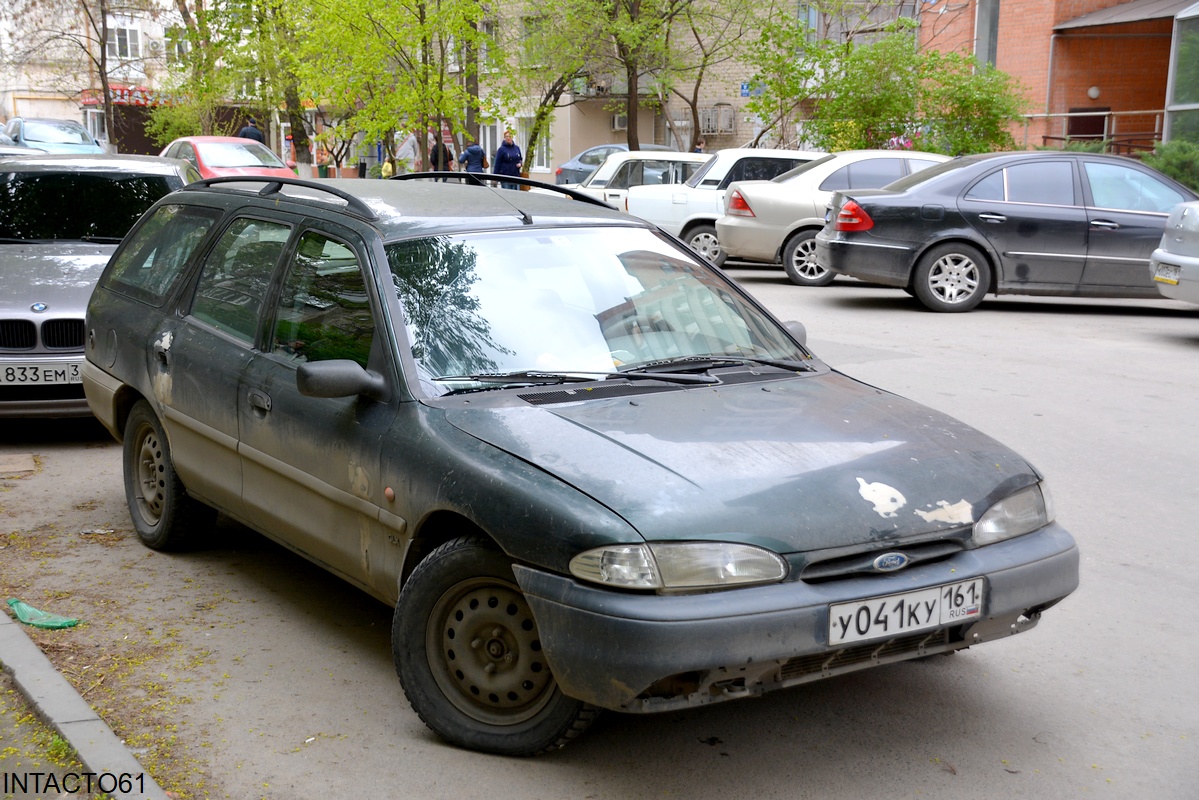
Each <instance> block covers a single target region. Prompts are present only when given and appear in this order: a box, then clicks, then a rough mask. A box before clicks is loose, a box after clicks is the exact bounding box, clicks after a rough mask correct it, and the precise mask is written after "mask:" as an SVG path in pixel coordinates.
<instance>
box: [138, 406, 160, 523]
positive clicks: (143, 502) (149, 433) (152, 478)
mask: <svg viewBox="0 0 1199 800" xmlns="http://www.w3.org/2000/svg"><path fill="white" fill-rule="evenodd" d="M139 438H140V440H141V441H140V443H139V444H138V447H137V456H136V458H137V465H136V475H135V479H136V481H137V485H136V486H135V487H134V494H135V496H136V500H137V511H138V513H139V514H140V515H141V517H142V519H144V520H145V521H146V522H147V523H149V524H151V525H157V524H158V522H159V520H161V519H162V509H163V506H164V505H165V504H166V458H165V457H164V455H163V448H162V441H161V440H160V439H159V436H158V433H157V432H156V431H155V430H154V429H153V428H152V427H150V426H148V425H147V426H146V427H145V428H144V429H142V431H141V432H140V436H139Z"/></svg>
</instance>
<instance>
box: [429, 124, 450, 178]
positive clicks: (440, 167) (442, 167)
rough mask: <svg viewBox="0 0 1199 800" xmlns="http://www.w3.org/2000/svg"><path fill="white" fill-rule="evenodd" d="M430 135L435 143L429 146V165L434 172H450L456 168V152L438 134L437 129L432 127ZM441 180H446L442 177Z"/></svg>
mask: <svg viewBox="0 0 1199 800" xmlns="http://www.w3.org/2000/svg"><path fill="white" fill-rule="evenodd" d="M429 135H430V136H431V137H433V144H432V146H431V147H430V148H429V166H430V168H431V169H432V171H433V172H449V171H450V170H451V169H453V168H454V153H453V152H452V151H451V150H450V148H449V147H447V146H446V143H445V141H444V140H443V139H442V138H441V136H440V135H438V133H437V131H436V129H434V128H430V129H429ZM439 180H442V181H444V180H446V179H445V178H440V179H439Z"/></svg>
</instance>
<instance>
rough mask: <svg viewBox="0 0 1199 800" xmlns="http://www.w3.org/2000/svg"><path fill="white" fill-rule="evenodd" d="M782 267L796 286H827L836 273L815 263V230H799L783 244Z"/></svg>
mask: <svg viewBox="0 0 1199 800" xmlns="http://www.w3.org/2000/svg"><path fill="white" fill-rule="evenodd" d="M783 269H784V270H786V271H787V277H788V278H790V279H791V282H792V283H794V284H795V285H797V286H828V285H829V284H830V283H832V282H833V279H834V278H836V277H837V273H835V272H833V271H832V270H830V269H825V268H824V267H822V266H820V265H819V264H817V263H816V231H813V230H807V231H799V232H798V233H796V234H795V235H794V236H792V237H791V238H790V239H788V240H787V243H786V244H784V245H783Z"/></svg>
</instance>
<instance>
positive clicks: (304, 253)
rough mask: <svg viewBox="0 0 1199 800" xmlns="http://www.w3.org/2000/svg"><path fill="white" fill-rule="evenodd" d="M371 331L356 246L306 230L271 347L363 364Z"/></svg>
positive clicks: (300, 356)
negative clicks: (354, 248)
mask: <svg viewBox="0 0 1199 800" xmlns="http://www.w3.org/2000/svg"><path fill="white" fill-rule="evenodd" d="M374 336H375V321H374V318H373V317H372V316H371V309H370V302H369V296H368V295H367V291H366V282H365V281H364V280H363V278H362V272H361V270H360V269H359V266H358V258H357V256H356V255H355V254H354V250H353V249H352V248H351V247H349V246H348V245H346V244H343V243H342V242H339V241H337V240H336V239H331V238H329V237H328V236H325V235H324V234H320V233H316V232H313V231H309V232H308V233H305V234H304V235H303V236H301V237H300V242H299V244H298V245H297V247H296V254H295V257H294V258H293V259H292V263H291V265H290V267H288V272H287V278H286V279H285V280H284V283H283V288H282V291H281V292H280V296H279V306H278V308H277V309H276V312H275V338H274V343H273V350H274V352H275V353H276V354H277V355H282V356H284V357H286V358H289V359H293V360H296V361H326V360H329V359H335V358H348V359H350V360H352V361H357V362H358V363H359V364H361V365H362V366H364V367H365V366H366V364H367V361H368V360H369V357H370V352H371V342H372V341H373V340H374Z"/></svg>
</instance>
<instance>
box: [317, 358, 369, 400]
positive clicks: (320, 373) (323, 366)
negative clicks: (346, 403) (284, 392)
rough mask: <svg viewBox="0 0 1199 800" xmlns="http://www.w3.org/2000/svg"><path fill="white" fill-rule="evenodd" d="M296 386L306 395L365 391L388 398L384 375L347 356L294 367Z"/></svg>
mask: <svg viewBox="0 0 1199 800" xmlns="http://www.w3.org/2000/svg"><path fill="white" fill-rule="evenodd" d="M296 387H297V388H298V389H299V390H300V394H302V395H304V396H305V397H353V396H355V395H365V396H366V397H370V398H372V399H375V400H385V399H387V381H385V380H384V379H383V376H382V375H379V374H378V373H375V372H370V371H368V370H365V369H363V368H362V365H361V364H359V363H358V362H357V361H350V360H349V359H347V358H338V359H332V360H329V361H309V362H307V363H304V364H301V365H300V368H299V369H298V370H296Z"/></svg>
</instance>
